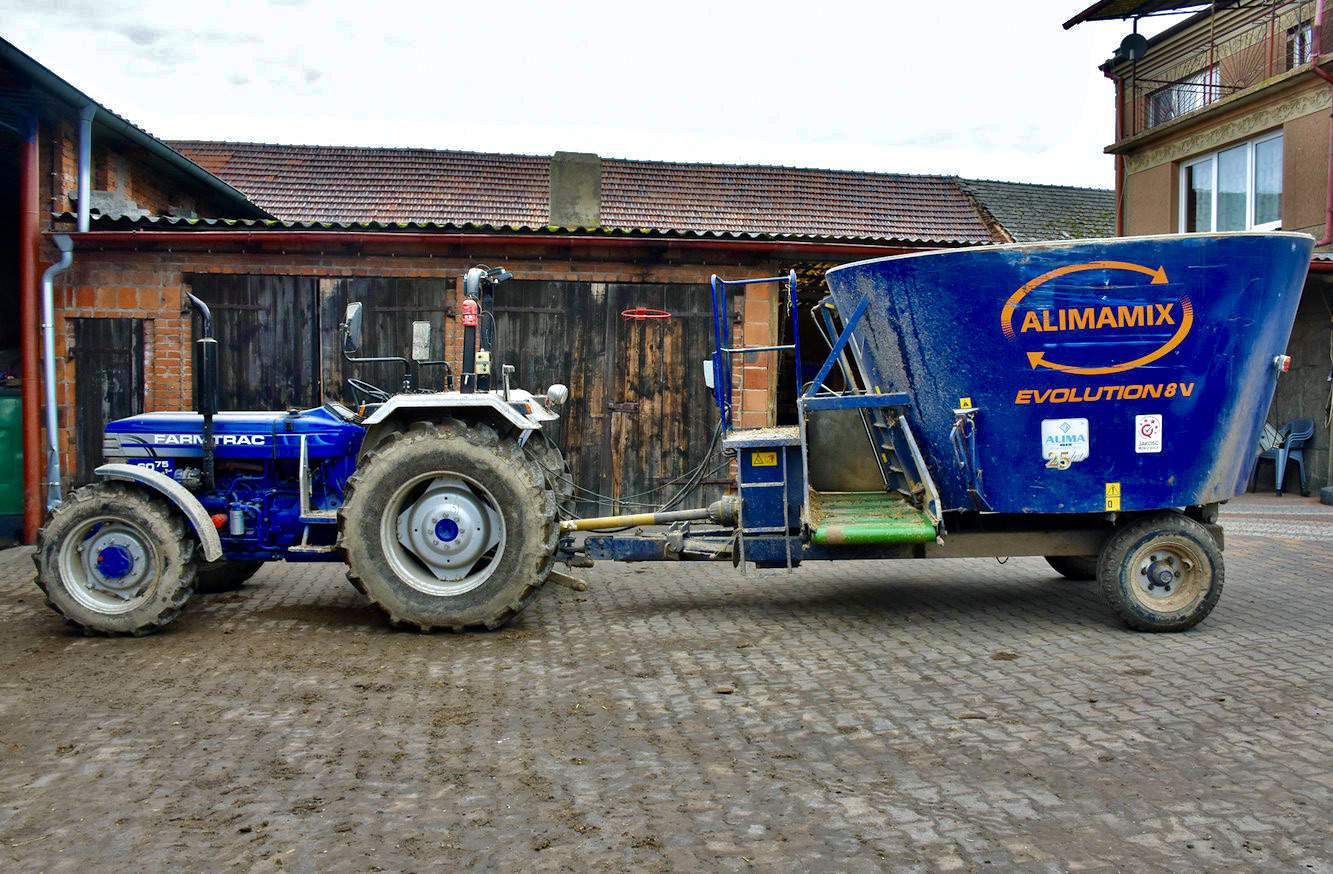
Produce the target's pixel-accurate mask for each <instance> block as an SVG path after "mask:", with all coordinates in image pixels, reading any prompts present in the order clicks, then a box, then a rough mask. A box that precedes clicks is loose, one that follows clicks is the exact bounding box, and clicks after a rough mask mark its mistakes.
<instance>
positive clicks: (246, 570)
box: [194, 561, 267, 595]
mask: <svg viewBox="0 0 1333 874" xmlns="http://www.w3.org/2000/svg"><path fill="white" fill-rule="evenodd" d="M266 563H267V562H262V561H210V562H208V563H207V564H203V565H200V566H199V571H198V573H196V574H195V578H194V590H195V591H196V592H197V593H199V594H200V595H216V594H219V593H221V592H234V591H236V590H237V589H239V588H240V587H241V586H243V585H245V582H246V580H248V579H250V578H251V577H253V576H254V575H255V574H257V573H259V569H260V568H262V567H263V566H264V565H265V564H266Z"/></svg>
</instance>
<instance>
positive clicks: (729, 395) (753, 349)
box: [709, 270, 802, 433]
mask: <svg viewBox="0 0 1333 874" xmlns="http://www.w3.org/2000/svg"><path fill="white" fill-rule="evenodd" d="M769 282H773V283H783V284H785V285H786V291H787V294H786V298H787V300H786V306H787V310H788V312H789V313H790V315H791V336H792V341H791V342H790V343H781V344H772V345H763V346H733V345H732V332H731V301H730V297H729V291H728V290H729V289H731V288H734V287H741V286H747V285H762V284H764V283H769ZM709 284H710V287H711V290H712V296H713V354H712V357H711V358H710V359H709V363H710V365H711V367H712V377H713V403H714V404H716V405H717V409H718V413H719V414H720V415H721V416H722V430H723V432H724V433H725V432H727V431H730V430H731V428H732V421H731V420H732V410H733V399H734V394H733V392H734V390H735V381H734V379H733V375H732V358H733V357H734V356H736V355H748V354H752V353H762V352H772V353H779V352H788V351H789V352H791V353H793V357H794V358H795V359H796V390H797V393H798V394H799V392H800V387H801V384H802V383H801V332H800V325H799V324H798V322H797V308H796V271H795V270H790V271H788V272H787V275H786V276H766V277H761V278H759V279H723V278H722V277H720V276H718V275H717V274H713V277H712V279H711V280H710V283H709ZM742 342H744V339H743V338H742Z"/></svg>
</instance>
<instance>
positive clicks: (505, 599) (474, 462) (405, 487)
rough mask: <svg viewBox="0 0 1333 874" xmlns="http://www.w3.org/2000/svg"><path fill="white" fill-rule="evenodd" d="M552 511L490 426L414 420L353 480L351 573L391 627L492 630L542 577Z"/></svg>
mask: <svg viewBox="0 0 1333 874" xmlns="http://www.w3.org/2000/svg"><path fill="white" fill-rule="evenodd" d="M556 504H557V499H556V495H555V494H554V493H553V492H552V491H550V490H549V489H547V488H546V487H545V483H543V482H542V477H541V475H540V472H539V471H537V470H534V465H531V464H529V463H528V462H527V459H526V458H525V456H524V454H523V450H522V449H521V448H520V447H519V445H518V443H517V442H516V441H515V440H513V439H511V438H508V437H500V436H499V435H497V434H496V432H495V431H494V430H493V429H492V428H490V427H489V426H487V425H467V424H463V423H461V422H457V421H452V420H451V421H446V422H444V423H440V424H436V423H430V422H416V423H413V425H412V426H411V427H409V428H408V429H407V430H406V431H403V432H400V433H396V434H392V435H390V436H389V437H387V438H386V439H385V441H384V442H383V443H381V444H380V445H378V446H377V447H375V448H374V449H373V450H372V451H371V452H369V453H368V454H367V455H365V456H364V457H363V458H362V459H361V462H360V465H359V467H358V470H357V472H356V474H355V475H354V476H353V477H352V478H351V480H349V482H348V494H347V500H346V502H345V504H344V506H343V511H342V514H341V517H340V532H341V542H342V546H343V549H344V551H345V552H346V554H347V565H348V576H349V578H350V579H351V581H352V583H353V585H356V586H357V588H358V589H361V590H362V591H364V592H365V594H366V596H367V597H368V598H370V599H371V600H372V601H374V602H375V603H376V604H378V605H379V606H380V607H381V608H382V609H383V610H384V611H385V612H386V613H388V614H389V617H390V619H391V620H392V621H393V622H394V623H395V624H398V625H406V626H411V627H416V628H420V629H421V630H423V631H429V630H432V629H436V628H447V629H451V630H454V631H462V630H464V629H468V628H496V627H499V626H501V625H503V624H505V623H506V622H508V621H509V620H510V619H512V618H513V617H514V616H516V615H517V614H518V613H519V612H520V611H522V610H523V608H524V607H525V606H527V604H528V602H529V601H530V600H531V599H532V597H533V595H535V594H536V592H537V590H538V589H539V588H540V587H541V585H542V584H543V583H544V582H545V581H546V576H547V574H548V573H549V572H550V569H551V563H552V560H553V556H554V554H555V548H556V540H557V535H558V525H557V521H556Z"/></svg>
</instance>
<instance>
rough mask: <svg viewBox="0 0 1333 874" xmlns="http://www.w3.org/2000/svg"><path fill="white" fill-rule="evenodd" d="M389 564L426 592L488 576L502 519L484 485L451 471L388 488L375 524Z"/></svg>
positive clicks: (447, 592)
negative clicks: (388, 495)
mask: <svg viewBox="0 0 1333 874" xmlns="http://www.w3.org/2000/svg"><path fill="white" fill-rule="evenodd" d="M380 539H381V541H382V542H383V545H384V553H385V555H386V556H387V557H388V560H389V566H390V567H391V568H392V569H393V572H394V573H395V574H396V575H397V576H398V578H399V579H400V580H402V581H403V582H404V583H405V584H407V585H408V586H410V587H411V588H413V589H415V590H416V591H418V592H422V593H424V594H427V595H434V596H437V597H450V596H455V595H462V594H464V593H465V592H470V591H472V590H473V589H475V588H477V587H478V586H480V585H481V584H482V583H484V582H486V580H487V579H489V578H490V576H491V574H493V573H494V572H495V569H496V567H497V566H498V565H499V562H500V557H501V556H502V555H503V554H504V548H505V539H506V538H505V522H504V516H503V515H502V514H501V513H500V508H499V504H498V503H496V500H495V497H494V496H493V495H492V494H491V493H490V492H489V491H487V489H486V488H485V486H483V485H481V484H480V483H478V482H477V481H476V480H474V479H472V478H471V477H466V476H463V475H461V474H458V473H453V472H451V471H437V472H435V473H428V474H423V475H421V476H418V477H415V478H413V479H411V480H409V481H408V482H406V483H404V484H403V485H402V486H400V487H399V488H398V490H397V491H396V492H394V494H393V497H392V498H391V499H390V500H389V503H388V506H387V507H386V508H385V512H384V516H383V517H382V519H381V523H380Z"/></svg>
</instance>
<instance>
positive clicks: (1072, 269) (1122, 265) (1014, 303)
mask: <svg viewBox="0 0 1333 874" xmlns="http://www.w3.org/2000/svg"><path fill="white" fill-rule="evenodd" d="M1084 270H1133V271H1134V272H1135V273H1143V274H1146V275H1148V276H1151V277H1152V282H1151V283H1149V284H1150V285H1166V283H1167V279H1166V268H1165V267H1158V268H1157V269H1156V270H1153V269H1152V268H1151V267H1144V266H1143V265H1142V264H1133V263H1131V262H1129V261H1089V262H1087V263H1086V264H1067V265H1065V266H1064V267H1057V268H1055V269H1054V270H1051V271H1049V272H1047V273H1043V274H1042V275H1040V276H1038V277H1037V278H1036V279H1034V280H1032V281H1031V282H1028V283H1026V284H1024V285H1023V287H1022V288H1020V289H1019V290H1018V291H1015V292H1014V293H1013V294H1012V295H1010V296H1009V299H1008V300H1007V301H1005V302H1004V308H1003V309H1002V310H1000V330H1001V331H1003V332H1004V336H1005V338H1006V339H1009V340H1012V339H1014V310H1015V309H1016V308H1017V307H1018V302H1019V301H1021V300H1022V299H1023V298H1025V297H1027V296H1028V294H1029V293H1031V292H1032V290H1033V289H1035V288H1037V287H1038V286H1040V285H1042V284H1044V283H1047V282H1050V281H1051V280H1052V279H1058V278H1059V277H1061V276H1067V275H1069V274H1070V273H1081V272H1082V271H1084ZM1179 333H1180V332H1177V334H1178V335H1179ZM1181 336H1182V339H1183V335H1181ZM1174 342H1175V343H1179V342H1180V340H1179V339H1177V340H1175V341H1174ZM1163 354H1165V353H1163ZM1031 356H1032V353H1030V352H1029V353H1028V357H1029V358H1031ZM1033 366H1034V367H1035V366H1036V365H1035V364H1034V365H1033ZM1047 366H1048V367H1049V366H1050V365H1047ZM1080 372H1082V371H1080ZM1099 372H1102V371H1099Z"/></svg>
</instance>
